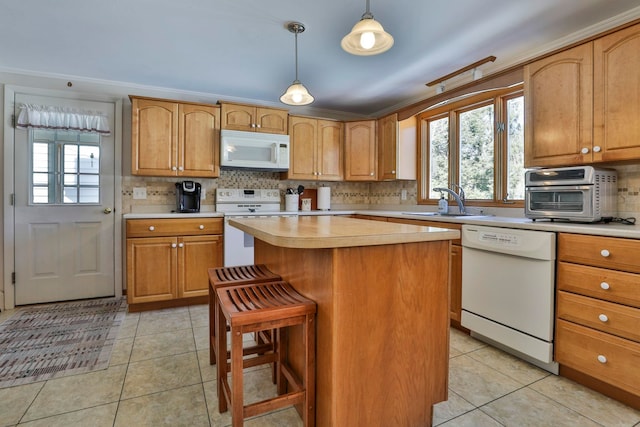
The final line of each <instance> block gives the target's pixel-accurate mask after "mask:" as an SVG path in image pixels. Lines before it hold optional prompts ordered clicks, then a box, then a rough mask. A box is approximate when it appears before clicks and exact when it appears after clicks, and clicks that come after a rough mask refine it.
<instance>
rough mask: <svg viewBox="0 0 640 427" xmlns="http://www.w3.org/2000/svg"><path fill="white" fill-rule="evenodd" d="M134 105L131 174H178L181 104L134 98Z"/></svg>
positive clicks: (132, 104)
mask: <svg viewBox="0 0 640 427" xmlns="http://www.w3.org/2000/svg"><path fill="white" fill-rule="evenodd" d="M131 108H132V115H131V174H132V175H147V176H175V175H176V169H177V140H178V104H177V103H173V102H165V101H158V100H150V99H138V98H132V100H131Z"/></svg>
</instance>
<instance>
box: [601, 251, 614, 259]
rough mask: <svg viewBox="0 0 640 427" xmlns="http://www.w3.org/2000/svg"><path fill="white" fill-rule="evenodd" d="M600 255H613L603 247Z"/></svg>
mask: <svg viewBox="0 0 640 427" xmlns="http://www.w3.org/2000/svg"><path fill="white" fill-rule="evenodd" d="M600 255H602V256H603V257H605V258H607V257H608V256H609V255H611V253H610V252H609V251H608V250H606V249H603V250H601V251H600Z"/></svg>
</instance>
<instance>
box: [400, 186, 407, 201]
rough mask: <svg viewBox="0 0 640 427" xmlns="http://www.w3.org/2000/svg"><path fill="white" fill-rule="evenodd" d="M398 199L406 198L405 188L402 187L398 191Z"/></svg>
mask: <svg viewBox="0 0 640 427" xmlns="http://www.w3.org/2000/svg"><path fill="white" fill-rule="evenodd" d="M400 199H401V200H407V190H405V189H404V188H403V189H402V190H401V191H400Z"/></svg>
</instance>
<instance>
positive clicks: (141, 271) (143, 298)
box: [127, 237, 177, 304]
mask: <svg viewBox="0 0 640 427" xmlns="http://www.w3.org/2000/svg"><path fill="white" fill-rule="evenodd" d="M176 267H177V241H176V238H175V237H149V238H139V239H127V301H128V302H129V304H135V303H143V302H152V301H166V300H171V299H174V298H176V295H177V289H176V280H177V270H176Z"/></svg>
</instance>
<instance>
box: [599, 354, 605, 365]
mask: <svg viewBox="0 0 640 427" xmlns="http://www.w3.org/2000/svg"><path fill="white" fill-rule="evenodd" d="M598 362H600V363H607V358H606V357H605V356H604V355H602V354H599V355H598Z"/></svg>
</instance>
